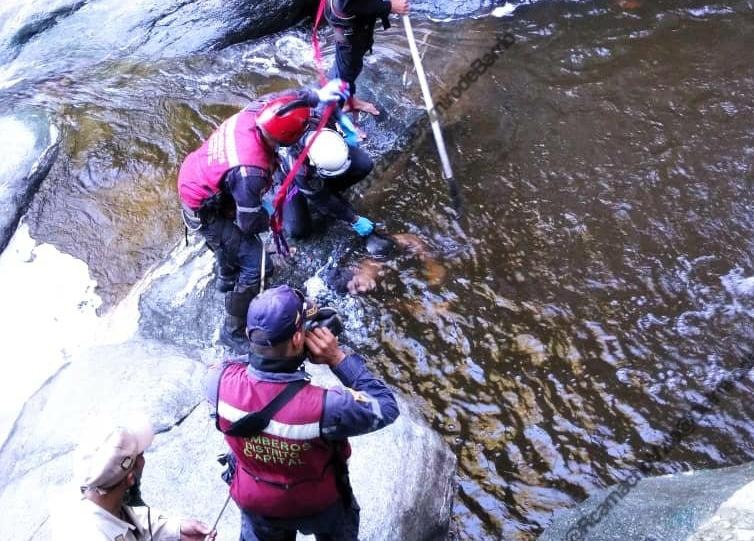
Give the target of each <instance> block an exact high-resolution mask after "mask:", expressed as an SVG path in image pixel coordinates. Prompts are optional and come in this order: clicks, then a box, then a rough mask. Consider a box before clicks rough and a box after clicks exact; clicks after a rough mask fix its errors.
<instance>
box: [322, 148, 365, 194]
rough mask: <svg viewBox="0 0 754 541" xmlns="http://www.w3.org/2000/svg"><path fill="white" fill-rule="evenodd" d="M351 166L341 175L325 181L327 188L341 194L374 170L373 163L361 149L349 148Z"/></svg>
mask: <svg viewBox="0 0 754 541" xmlns="http://www.w3.org/2000/svg"><path fill="white" fill-rule="evenodd" d="M348 155H349V156H350V158H351V166H350V167H349V168H348V170H347V171H346V172H345V173H343V174H342V175H338V176H337V177H335V178H331V179H328V180H327V187H328V188H329V189H330V190H331V191H332V192H336V193H338V192H343V191H345V190H347V189H348V188H350V187H351V186H353V185H354V184H356V183H358V182H360V181H362V180H364V179H365V178H366V177H367V175H369V173H371V172H372V169H373V168H374V161H373V160H372V158H370V157H369V154H368V153H367V152H366V151H365V150H363V149H361V148H349V149H348Z"/></svg>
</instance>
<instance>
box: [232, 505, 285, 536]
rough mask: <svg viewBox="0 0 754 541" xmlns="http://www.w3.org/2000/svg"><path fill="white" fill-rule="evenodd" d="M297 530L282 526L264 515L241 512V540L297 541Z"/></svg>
mask: <svg viewBox="0 0 754 541" xmlns="http://www.w3.org/2000/svg"><path fill="white" fill-rule="evenodd" d="M295 540H296V530H290V529H286V528H281V527H280V526H277V525H275V524H273V521H271V520H267V519H265V518H264V517H259V516H256V515H251V514H249V513H246V512H245V511H242V512H241V541H295Z"/></svg>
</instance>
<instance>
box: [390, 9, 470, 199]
mask: <svg viewBox="0 0 754 541" xmlns="http://www.w3.org/2000/svg"><path fill="white" fill-rule="evenodd" d="M403 26H404V27H405V28H406V37H407V38H408V45H409V48H410V49H411V57H412V58H413V60H414V66H415V67H416V76H417V77H418V78H419V85H420V86H421V89H422V94H423V95H424V106H425V107H426V109H427V113H428V114H429V121H430V123H431V125H432V134H433V135H434V137H435V145H437V153H438V154H439V155H440V162H441V163H442V170H443V177H444V178H445V182H447V184H448V189H449V190H450V196H451V198H452V200H453V206H454V207H455V208H456V210H459V209H460V207H461V192H460V190H459V187H458V183H457V182H456V180H455V178H454V177H453V169H452V168H451V166H450V159H449V158H448V151H447V150H446V148H445V140H444V139H443V136H442V130H441V129H440V122H439V120H438V119H437V111H435V104H434V101H433V100H432V94H431V93H430V91H429V84H428V83H427V75H426V74H425V73H424V66H422V61H421V57H420V56H419V49H418V48H417V47H416V38H415V37H414V29H413V28H412V26H411V19H409V18H408V15H404V16H403Z"/></svg>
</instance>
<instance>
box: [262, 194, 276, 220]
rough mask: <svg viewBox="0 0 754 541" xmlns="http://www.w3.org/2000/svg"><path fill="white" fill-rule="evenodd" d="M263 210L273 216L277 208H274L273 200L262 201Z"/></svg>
mask: <svg viewBox="0 0 754 541" xmlns="http://www.w3.org/2000/svg"><path fill="white" fill-rule="evenodd" d="M262 208H263V209H264V210H266V211H267V214H269V215H270V216H272V214H273V213H274V212H275V208H274V207H273V206H272V200H270V199H267V198H265V199H262Z"/></svg>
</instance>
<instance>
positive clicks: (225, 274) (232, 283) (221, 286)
mask: <svg viewBox="0 0 754 541" xmlns="http://www.w3.org/2000/svg"><path fill="white" fill-rule="evenodd" d="M238 272H239V271H238V269H237V268H233V267H229V266H223V265H220V262H219V261H215V289H217V290H218V291H219V292H220V293H228V292H230V291H233V288H235V287H236V281H237V280H238Z"/></svg>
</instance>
